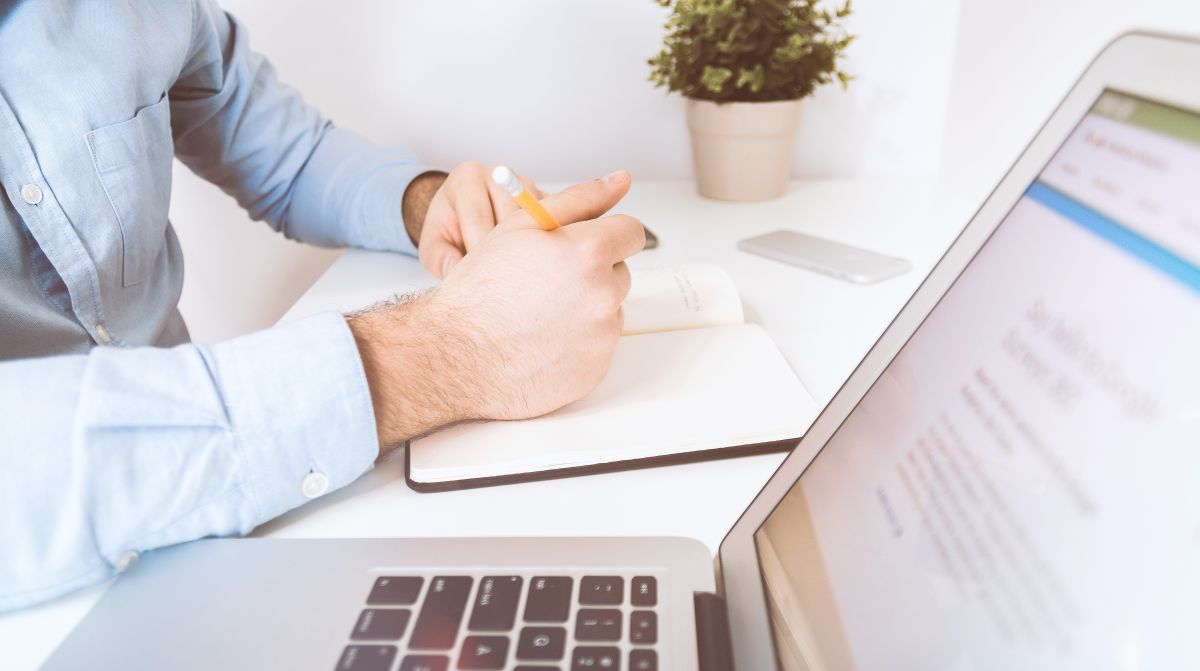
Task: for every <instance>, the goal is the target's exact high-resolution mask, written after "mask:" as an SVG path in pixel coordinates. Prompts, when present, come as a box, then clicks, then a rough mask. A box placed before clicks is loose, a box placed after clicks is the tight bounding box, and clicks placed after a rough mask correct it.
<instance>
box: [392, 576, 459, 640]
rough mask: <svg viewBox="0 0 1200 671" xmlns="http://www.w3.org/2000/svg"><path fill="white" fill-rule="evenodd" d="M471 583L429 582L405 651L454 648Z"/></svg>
mask: <svg viewBox="0 0 1200 671" xmlns="http://www.w3.org/2000/svg"><path fill="white" fill-rule="evenodd" d="M472 582H473V580H472V579H471V578H469V577H467V576H451V577H445V576H438V577H436V578H434V579H433V580H432V581H430V584H429V593H428V594H426V595H425V603H423V604H421V613H420V615H417V624H416V625H415V626H413V633H412V639H411V640H410V641H409V642H408V647H410V648H418V649H427V650H449V649H450V648H452V647H454V642H455V641H456V640H458V627H459V624H460V623H461V622H462V617H463V612H464V611H466V609H467V598H468V597H470V596H471V583H472Z"/></svg>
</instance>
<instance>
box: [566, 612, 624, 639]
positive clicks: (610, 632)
mask: <svg viewBox="0 0 1200 671" xmlns="http://www.w3.org/2000/svg"><path fill="white" fill-rule="evenodd" d="M575 638H576V639H577V640H580V641H619V640H621V611H619V610H617V609H615V608H580V609H579V613H578V614H577V615H576V616H575Z"/></svg>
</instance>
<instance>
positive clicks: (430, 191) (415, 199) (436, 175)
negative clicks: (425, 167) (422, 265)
mask: <svg viewBox="0 0 1200 671" xmlns="http://www.w3.org/2000/svg"><path fill="white" fill-rule="evenodd" d="M447 176H448V175H447V173H445V172H442V171H440V170H430V171H428V172H423V173H421V174H419V175H417V176H416V177H414V178H413V180H412V181H411V182H409V183H408V188H406V189H405V190H404V197H403V199H402V200H401V202H400V216H401V217H402V218H403V219H404V230H405V231H406V232H407V233H408V237H409V239H410V240H412V243H413V246H414V247H416V246H418V245H419V244H420V242H421V229H422V228H423V227H424V225H425V214H426V213H427V212H428V211H429V203H431V202H432V201H433V196H434V194H436V193H437V191H438V189H440V188H441V187H442V183H443V182H445V181H446V177H447Z"/></svg>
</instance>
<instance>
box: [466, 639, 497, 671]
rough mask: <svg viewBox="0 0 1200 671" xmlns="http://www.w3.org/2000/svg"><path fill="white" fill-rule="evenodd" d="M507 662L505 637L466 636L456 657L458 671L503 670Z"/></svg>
mask: <svg viewBox="0 0 1200 671" xmlns="http://www.w3.org/2000/svg"><path fill="white" fill-rule="evenodd" d="M507 660H508V638H507V637H505V636H468V637H467V638H466V639H465V640H464V641H463V647H462V652H461V653H459V655H458V668H460V669H503V668H504V663H505V661H507Z"/></svg>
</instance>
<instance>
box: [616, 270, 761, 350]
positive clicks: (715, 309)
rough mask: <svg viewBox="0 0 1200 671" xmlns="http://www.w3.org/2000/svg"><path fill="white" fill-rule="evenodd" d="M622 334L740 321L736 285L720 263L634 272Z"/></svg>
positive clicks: (624, 308) (623, 305)
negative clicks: (718, 264) (716, 264)
mask: <svg viewBox="0 0 1200 671" xmlns="http://www.w3.org/2000/svg"><path fill="white" fill-rule="evenodd" d="M621 307H622V309H623V310H624V312H625V328H624V329H623V330H622V331H621V332H622V334H624V335H634V334H638V333H654V332H657V331H675V330H682V329H694V328H705V327H709V326H725V325H726V324H741V323H742V321H743V317H742V301H741V298H739V297H738V290H737V286H736V285H734V283H733V278H731V277H729V273H726V272H725V270H724V269H723V268H721V267H720V266H715V265H712V264H709V263H688V264H679V265H674V266H667V267H664V268H655V269H651V270H636V271H634V272H633V284H632V286H631V287H630V289H629V295H628V296H627V297H626V298H625V302H624V303H622V305H621Z"/></svg>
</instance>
